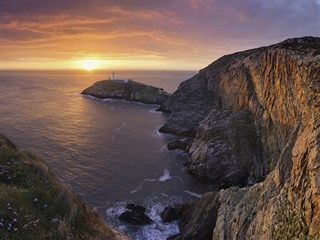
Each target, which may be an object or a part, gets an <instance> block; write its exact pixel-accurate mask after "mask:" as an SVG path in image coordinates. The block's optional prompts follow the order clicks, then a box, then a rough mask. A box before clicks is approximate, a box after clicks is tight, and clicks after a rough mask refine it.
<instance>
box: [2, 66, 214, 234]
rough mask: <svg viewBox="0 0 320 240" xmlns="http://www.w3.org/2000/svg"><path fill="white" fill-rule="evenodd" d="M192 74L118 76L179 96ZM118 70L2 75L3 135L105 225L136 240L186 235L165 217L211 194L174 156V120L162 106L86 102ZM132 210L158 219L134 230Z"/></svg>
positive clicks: (130, 73) (181, 156)
mask: <svg viewBox="0 0 320 240" xmlns="http://www.w3.org/2000/svg"><path fill="white" fill-rule="evenodd" d="M194 74H196V72H191V71H119V72H117V76H118V77H123V78H130V79H134V80H135V81H138V82H142V83H147V84H151V85H153V86H157V87H161V88H164V90H166V91H168V92H171V93H172V92H174V91H175V90H176V89H177V88H178V86H179V84H180V83H181V82H182V81H184V80H186V79H188V78H190V77H192V76H193V75H194ZM109 76H111V71H91V72H85V71H0V132H1V133H3V134H4V135H5V136H7V137H8V138H9V139H11V140H12V141H13V142H14V143H15V144H16V145H17V146H18V147H21V148H25V149H29V150H31V151H33V152H35V153H36V154H37V155H39V156H40V157H41V158H43V159H44V161H45V162H46V163H47V164H49V165H50V166H51V169H52V171H53V172H54V174H55V175H56V176H57V177H58V178H60V179H61V181H63V182H65V183H66V184H69V185H70V186H71V187H72V189H73V190H74V191H75V192H77V193H78V194H79V195H80V196H81V198H82V199H83V201H84V202H85V203H86V204H87V205H89V206H90V207H92V208H94V209H95V210H96V211H97V212H98V213H99V215H100V216H101V217H102V218H103V220H104V221H105V222H106V223H108V224H109V225H111V226H114V227H116V228H118V229H120V230H121V231H123V232H125V233H126V234H128V235H129V236H131V237H132V238H133V239H136V240H162V239H166V238H167V237H169V236H171V235H174V234H176V233H178V231H179V229H178V225H177V222H176V221H174V222H172V223H163V222H162V221H161V218H160V213H161V211H162V210H163V209H164V208H165V207H166V206H170V205H173V204H177V203H183V202H193V201H196V200H197V199H198V198H199V197H201V195H202V194H203V193H204V192H206V191H208V190H210V189H211V188H212V186H207V185H205V184H202V183H200V182H198V181H197V180H195V179H194V178H193V177H192V176H190V175H189V174H188V173H187V171H186V169H185V166H184V161H185V159H186V158H187V157H188V156H187V155H186V154H185V153H183V152H181V151H169V150H168V149H167V147H166V145H167V143H168V142H169V141H171V140H172V139H174V136H171V135H170V134H161V133H159V131H158V130H159V128H160V127H161V126H162V125H163V124H164V123H165V122H166V120H167V119H168V117H169V115H168V114H167V113H161V112H157V111H155V110H156V109H157V108H158V106H156V105H145V104H140V103H134V102H126V101H123V100H114V99H103V100H99V99H95V98H92V97H88V96H83V95H81V94H80V93H81V91H82V90H83V89H85V88H86V87H89V86H90V85H92V84H93V83H94V82H96V81H99V80H104V79H107V78H108V77H109ZM128 203H135V204H140V205H143V206H145V207H146V208H147V211H146V213H147V215H149V217H150V218H151V219H153V220H154V222H153V224H150V225H147V226H142V227H140V226H130V225H127V224H124V223H123V222H120V221H119V219H118V217H119V215H120V214H121V213H122V212H123V211H125V206H126V204H128Z"/></svg>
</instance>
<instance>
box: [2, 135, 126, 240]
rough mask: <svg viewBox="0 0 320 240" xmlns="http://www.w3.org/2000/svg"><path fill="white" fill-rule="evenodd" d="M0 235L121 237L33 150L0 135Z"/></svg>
mask: <svg viewBox="0 0 320 240" xmlns="http://www.w3.org/2000/svg"><path fill="white" fill-rule="evenodd" d="M0 239H3V240H9V239H10V240H16V239H17V240H18V239H23V240H29V239H30V240H31V239H57V240H59V239H70V240H71V239H106V240H114V239H125V237H123V238H121V235H120V234H119V233H117V232H115V231H114V230H113V229H111V228H110V227H107V226H106V225H105V224H104V223H103V222H102V221H101V219H100V218H99V217H98V215H97V213H95V212H93V211H92V210H90V209H88V208H87V207H86V206H85V205H84V204H83V203H82V202H81V200H80V198H79V197H78V196H77V195H76V194H75V193H73V192H72V191H71V190H70V187H68V186H66V185H63V184H62V183H61V182H60V181H59V180H58V179H57V178H56V177H54V176H53V174H52V173H51V171H50V169H49V168H48V167H47V165H46V164H45V163H44V162H43V161H42V160H41V159H39V158H38V157H37V156H35V155H34V154H32V153H30V152H28V151H23V150H19V149H17V148H16V147H15V146H14V144H12V143H11V142H10V141H9V140H8V139H6V138H5V137H4V136H2V135H0Z"/></svg>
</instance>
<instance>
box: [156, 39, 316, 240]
mask: <svg viewBox="0 0 320 240" xmlns="http://www.w3.org/2000/svg"><path fill="white" fill-rule="evenodd" d="M162 108H164V109H166V110H168V111H171V112H172V113H171V116H170V118H169V120H168V122H167V123H166V124H165V125H164V126H163V127H162V128H161V129H160V131H162V132H169V133H173V134H176V135H182V136H190V137H193V138H194V142H193V144H192V146H191V148H190V149H189V153H190V159H189V160H188V161H187V167H188V171H189V172H190V173H191V174H194V175H195V176H196V177H198V178H201V179H205V180H207V181H209V182H212V183H215V184H219V185H220V186H221V187H223V188H225V189H224V190H221V191H220V192H218V193H208V194H206V195H205V196H204V198H203V199H201V200H200V201H199V202H198V203H197V204H196V206H195V207H194V208H193V209H192V210H190V211H189V216H188V217H185V219H184V220H182V221H181V223H180V228H181V235H180V236H177V237H176V238H173V239H194V238H193V237H194V236H196V235H197V234H200V232H201V236H203V237H202V238H199V240H201V239H211V238H212V239H320V235H319V233H320V151H319V150H320V38H319V37H303V38H295V39H288V40H286V41H283V42H280V43H278V44H274V45H271V46H268V47H261V48H257V49H252V50H248V51H243V52H238V53H234V54H231V55H227V56H223V57H221V58H220V59H218V60H217V61H215V62H213V63H212V64H210V65H209V66H207V67H206V68H204V69H202V70H200V72H199V73H198V74H197V75H195V76H194V77H192V78H190V79H189V80H187V81H185V82H183V83H181V85H180V86H179V88H178V90H177V91H176V92H174V93H173V94H172V96H171V97H169V98H168V99H167V100H166V101H165V102H164V103H163V105H162ZM208 202H210V204H208ZM210 212H211V213H212V214H214V217H212V215H211V217H210V226H211V227H209V228H206V229H207V230H206V231H207V234H204V230H203V228H201V226H202V224H201V222H203V221H205V219H206V217H208V213H210ZM199 213H206V214H199ZM192 216H197V217H192ZM191 226H193V227H192V228H193V230H192V231H190V227H191ZM188 229H189V230H188ZM197 236H200V235H197ZM197 239H198V238H197Z"/></svg>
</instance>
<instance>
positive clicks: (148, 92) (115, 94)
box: [82, 80, 170, 104]
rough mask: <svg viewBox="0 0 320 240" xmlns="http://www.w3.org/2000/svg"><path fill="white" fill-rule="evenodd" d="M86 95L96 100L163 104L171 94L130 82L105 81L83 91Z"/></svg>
mask: <svg viewBox="0 0 320 240" xmlns="http://www.w3.org/2000/svg"><path fill="white" fill-rule="evenodd" d="M82 94H84V95H90V96H93V97H96V98H101V99H103V98H118V99H124V100H127V101H136V102H142V103H147V104H161V103H163V102H164V101H165V100H166V99H167V98H168V97H169V96H170V94H169V93H167V92H165V91H163V89H161V88H156V87H152V86H150V85H147V84H142V83H138V82H134V81H132V80H129V81H117V80H104V81H99V82H96V83H95V84H93V85H92V86H91V87H88V88H86V89H85V90H83V91H82Z"/></svg>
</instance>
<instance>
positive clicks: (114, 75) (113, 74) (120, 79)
mask: <svg viewBox="0 0 320 240" xmlns="http://www.w3.org/2000/svg"><path fill="white" fill-rule="evenodd" d="M109 79H111V80H112V81H120V82H128V79H125V78H117V77H116V72H115V71H113V72H112V76H111V78H109Z"/></svg>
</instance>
